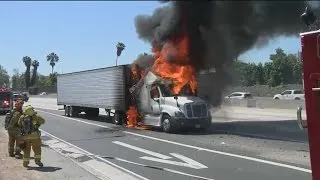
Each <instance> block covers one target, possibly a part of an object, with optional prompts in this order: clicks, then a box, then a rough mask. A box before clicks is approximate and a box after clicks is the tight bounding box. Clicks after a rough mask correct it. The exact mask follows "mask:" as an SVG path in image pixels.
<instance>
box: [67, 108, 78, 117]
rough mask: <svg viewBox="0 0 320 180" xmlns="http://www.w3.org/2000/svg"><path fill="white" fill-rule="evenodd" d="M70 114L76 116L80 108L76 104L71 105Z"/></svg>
mask: <svg viewBox="0 0 320 180" xmlns="http://www.w3.org/2000/svg"><path fill="white" fill-rule="evenodd" d="M69 114H70V116H71V117H76V116H78V114H79V110H78V108H77V107H75V106H69Z"/></svg>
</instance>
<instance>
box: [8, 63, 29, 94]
mask: <svg viewBox="0 0 320 180" xmlns="http://www.w3.org/2000/svg"><path fill="white" fill-rule="evenodd" d="M11 86H12V89H14V90H18V89H25V87H26V86H25V76H24V74H23V73H22V74H20V73H19V70H18V69H17V68H15V69H13V74H12V76H11Z"/></svg>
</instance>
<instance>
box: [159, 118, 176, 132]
mask: <svg viewBox="0 0 320 180" xmlns="http://www.w3.org/2000/svg"><path fill="white" fill-rule="evenodd" d="M161 127H162V130H163V131H164V132H166V133H172V132H173V130H174V127H173V123H172V120H171V117H170V116H169V115H167V114H164V115H163V116H162V124H161Z"/></svg>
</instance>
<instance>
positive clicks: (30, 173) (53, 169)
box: [0, 125, 98, 180]
mask: <svg viewBox="0 0 320 180" xmlns="http://www.w3.org/2000/svg"><path fill="white" fill-rule="evenodd" d="M0 139H1V141H0V159H1V163H0V179H1V180H2V179H3V180H9V179H13V180H14V179H19V180H24V179H33V180H43V179H46V180H51V179H52V180H53V179H61V180H64V179H65V180H67V179H68V180H71V179H74V180H75V179H77V180H78V179H79V180H96V179H98V178H97V177H96V176H94V175H92V174H91V173H89V172H87V171H85V170H84V169H83V168H82V167H80V166H78V165H77V164H75V162H72V161H71V160H70V159H68V158H67V157H64V156H62V155H60V154H58V153H57V152H55V151H54V150H52V149H50V148H48V147H46V146H42V159H43V163H44V167H42V168H39V167H37V166H36V165H35V163H34V161H33V159H31V161H30V167H29V168H24V167H23V166H22V160H21V159H15V158H12V157H9V156H8V153H7V147H8V145H7V143H8V135H7V132H6V131H5V130H4V128H3V126H2V125H0ZM32 155H33V153H31V156H32Z"/></svg>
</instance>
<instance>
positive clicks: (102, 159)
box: [38, 110, 150, 180]
mask: <svg viewBox="0 0 320 180" xmlns="http://www.w3.org/2000/svg"><path fill="white" fill-rule="evenodd" d="M38 111H40V110H38ZM41 132H43V133H44V134H46V135H48V136H51V137H52V138H54V139H56V140H58V141H61V142H63V143H65V144H67V145H69V146H71V147H74V148H76V149H78V150H80V151H82V152H84V153H85V154H83V155H88V156H94V157H96V158H97V159H99V160H101V161H103V162H105V163H107V164H109V165H111V166H113V167H117V168H118V169H121V170H123V171H124V172H127V173H129V174H131V175H133V176H135V177H138V178H140V179H143V180H150V179H147V178H145V177H143V176H141V175H139V174H136V173H134V172H132V171H130V170H128V169H125V168H123V167H121V166H118V165H116V164H114V163H112V162H110V161H108V160H106V159H105V158H102V157H99V156H96V155H94V154H92V153H90V152H88V151H86V150H84V149H82V148H80V147H78V146H76V145H73V144H71V143H69V142H67V141H65V140H63V139H60V138H58V137H57V136H54V135H52V134H50V133H49V132H47V131H44V130H42V129H41Z"/></svg>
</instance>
